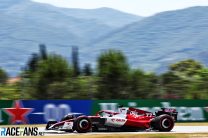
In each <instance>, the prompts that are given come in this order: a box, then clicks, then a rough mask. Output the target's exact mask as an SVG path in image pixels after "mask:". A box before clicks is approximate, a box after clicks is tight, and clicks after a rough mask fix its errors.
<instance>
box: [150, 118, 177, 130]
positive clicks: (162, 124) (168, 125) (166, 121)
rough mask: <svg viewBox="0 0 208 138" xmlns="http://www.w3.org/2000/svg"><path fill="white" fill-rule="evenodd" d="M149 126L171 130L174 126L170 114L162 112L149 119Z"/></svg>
mask: <svg viewBox="0 0 208 138" xmlns="http://www.w3.org/2000/svg"><path fill="white" fill-rule="evenodd" d="M151 126H152V127H153V129H156V130H159V131H164V132H167V131H171V130H172V129H173V127H174V120H173V118H172V117H171V116H170V115H167V114H163V115H160V116H158V117H156V118H154V119H153V120H152V121H151Z"/></svg>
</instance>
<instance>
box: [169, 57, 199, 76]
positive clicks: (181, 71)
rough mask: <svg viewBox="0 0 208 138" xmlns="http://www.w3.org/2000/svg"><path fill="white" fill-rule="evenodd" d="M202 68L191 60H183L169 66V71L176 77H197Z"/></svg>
mask: <svg viewBox="0 0 208 138" xmlns="http://www.w3.org/2000/svg"><path fill="white" fill-rule="evenodd" d="M202 68H203V65H202V64H201V63H200V62H197V61H195V60H193V59H188V60H183V61H180V62H177V63H175V64H172V65H170V71H172V72H174V74H176V75H178V76H181V77H186V78H189V77H193V76H194V75H198V73H199V71H200V70H201V69H202Z"/></svg>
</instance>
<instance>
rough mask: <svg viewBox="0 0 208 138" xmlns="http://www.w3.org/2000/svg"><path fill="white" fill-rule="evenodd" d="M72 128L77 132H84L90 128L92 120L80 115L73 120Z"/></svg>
mask: <svg viewBox="0 0 208 138" xmlns="http://www.w3.org/2000/svg"><path fill="white" fill-rule="evenodd" d="M74 129H75V130H76V131H77V132H78V133H86V132H89V131H90V130H91V129H92V122H91V120H90V119H89V118H88V117H86V116H80V117H78V118H77V119H76V120H75V121H74Z"/></svg>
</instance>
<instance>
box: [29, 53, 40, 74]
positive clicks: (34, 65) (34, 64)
mask: <svg viewBox="0 0 208 138" xmlns="http://www.w3.org/2000/svg"><path fill="white" fill-rule="evenodd" d="M39 60H40V58H39V55H38V54H36V53H33V54H32V56H31V58H30V59H29V61H28V63H27V67H26V70H28V71H30V72H35V71H36V70H37V65H38V61H39Z"/></svg>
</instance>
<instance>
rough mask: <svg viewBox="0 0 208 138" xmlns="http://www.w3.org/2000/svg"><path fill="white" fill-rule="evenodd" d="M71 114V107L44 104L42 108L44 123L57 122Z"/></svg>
mask: <svg viewBox="0 0 208 138" xmlns="http://www.w3.org/2000/svg"><path fill="white" fill-rule="evenodd" d="M70 112H71V107H70V106H69V105H67V104H60V105H55V104H46V105H45V106H44V113H45V114H44V118H45V120H46V121H55V120H59V119H60V117H62V116H65V115H66V114H68V113H70Z"/></svg>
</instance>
